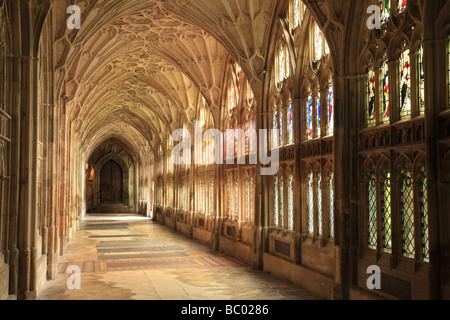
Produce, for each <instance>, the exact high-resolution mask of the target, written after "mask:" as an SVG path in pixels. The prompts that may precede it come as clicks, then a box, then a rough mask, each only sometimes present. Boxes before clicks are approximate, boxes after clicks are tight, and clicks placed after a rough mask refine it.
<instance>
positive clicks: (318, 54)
mask: <svg viewBox="0 0 450 320" xmlns="http://www.w3.org/2000/svg"><path fill="white" fill-rule="evenodd" d="M322 54H323V38H322V30H320V28H319V26H318V25H317V24H316V25H315V28H314V57H315V61H319V60H320V59H322Z"/></svg>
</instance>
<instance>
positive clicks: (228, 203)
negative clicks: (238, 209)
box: [227, 174, 231, 219]
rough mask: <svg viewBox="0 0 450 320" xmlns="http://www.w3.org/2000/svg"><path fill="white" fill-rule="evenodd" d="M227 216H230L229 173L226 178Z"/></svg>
mask: <svg viewBox="0 0 450 320" xmlns="http://www.w3.org/2000/svg"><path fill="white" fill-rule="evenodd" d="M227 218H228V219H230V218H231V175H230V174H228V179H227Z"/></svg>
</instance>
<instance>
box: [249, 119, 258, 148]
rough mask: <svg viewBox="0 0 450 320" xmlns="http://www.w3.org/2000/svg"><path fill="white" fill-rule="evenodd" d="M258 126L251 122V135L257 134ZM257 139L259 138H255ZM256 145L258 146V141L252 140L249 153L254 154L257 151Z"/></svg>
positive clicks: (253, 121)
mask: <svg viewBox="0 0 450 320" xmlns="http://www.w3.org/2000/svg"><path fill="white" fill-rule="evenodd" d="M255 128H256V125H255V120H252V121H250V128H249V130H250V133H256V131H255ZM255 139H257V138H255ZM255 144H257V141H256V140H254V139H250V141H249V151H250V153H251V154H253V153H254V152H256V150H255Z"/></svg>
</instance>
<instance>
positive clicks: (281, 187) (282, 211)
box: [279, 176, 284, 228]
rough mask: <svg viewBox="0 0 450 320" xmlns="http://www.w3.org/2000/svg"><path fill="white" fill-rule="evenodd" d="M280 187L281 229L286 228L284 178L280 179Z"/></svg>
mask: <svg viewBox="0 0 450 320" xmlns="http://www.w3.org/2000/svg"><path fill="white" fill-rule="evenodd" d="M279 186H280V223H279V225H280V227H281V228H284V182H283V176H280V178H279Z"/></svg>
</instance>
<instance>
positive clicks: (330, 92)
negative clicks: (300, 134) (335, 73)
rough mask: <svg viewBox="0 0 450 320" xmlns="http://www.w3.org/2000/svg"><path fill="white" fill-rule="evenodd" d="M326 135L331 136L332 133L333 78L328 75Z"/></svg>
mask: <svg viewBox="0 0 450 320" xmlns="http://www.w3.org/2000/svg"><path fill="white" fill-rule="evenodd" d="M327 133H328V135H333V133H334V84H333V78H332V76H331V75H330V79H329V80H328V128H327Z"/></svg>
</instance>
